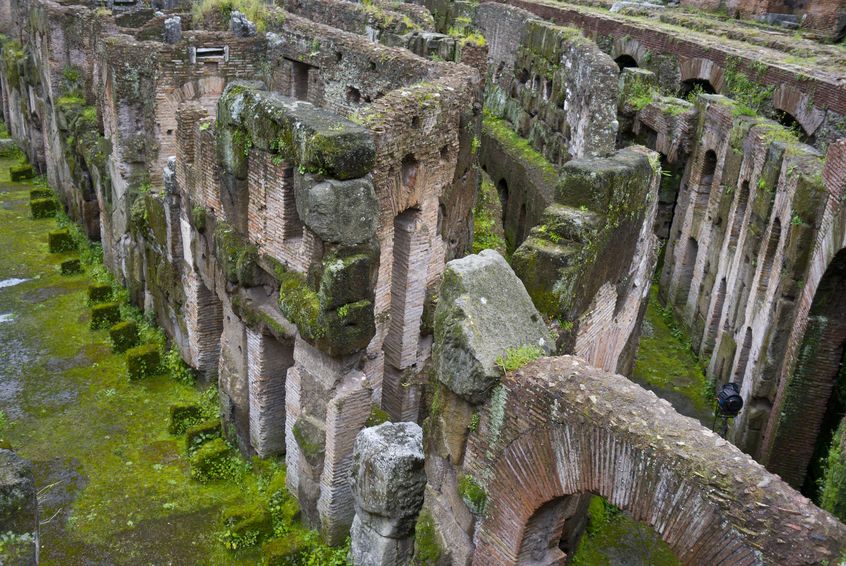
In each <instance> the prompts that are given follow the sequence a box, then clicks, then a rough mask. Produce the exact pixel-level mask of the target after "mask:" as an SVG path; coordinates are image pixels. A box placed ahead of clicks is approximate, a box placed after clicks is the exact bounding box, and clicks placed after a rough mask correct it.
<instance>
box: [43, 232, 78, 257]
mask: <svg viewBox="0 0 846 566" xmlns="http://www.w3.org/2000/svg"><path fill="white" fill-rule="evenodd" d="M47 248H48V249H49V250H50V253H51V254H55V253H60V252H68V251H71V250H73V249H75V248H76V242H74V239H73V237H72V236H71V234H70V231H69V230H68V229H67V228H62V229H59V230H52V231H51V232H50V233H49V234H47Z"/></svg>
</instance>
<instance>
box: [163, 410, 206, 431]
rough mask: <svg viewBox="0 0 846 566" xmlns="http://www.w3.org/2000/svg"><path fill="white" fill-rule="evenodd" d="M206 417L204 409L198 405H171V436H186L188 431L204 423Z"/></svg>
mask: <svg viewBox="0 0 846 566" xmlns="http://www.w3.org/2000/svg"><path fill="white" fill-rule="evenodd" d="M205 416H206V415H205V411H204V410H203V407H201V406H200V405H198V404H196V403H180V404H178V405H171V406H170V422H169V423H168V426H167V431H168V432H169V433H170V434H184V433H185V431H186V430H188V429H189V428H191V427H192V426H194V425H197V424H199V423H200V422H202V421H203V420H204V418H205Z"/></svg>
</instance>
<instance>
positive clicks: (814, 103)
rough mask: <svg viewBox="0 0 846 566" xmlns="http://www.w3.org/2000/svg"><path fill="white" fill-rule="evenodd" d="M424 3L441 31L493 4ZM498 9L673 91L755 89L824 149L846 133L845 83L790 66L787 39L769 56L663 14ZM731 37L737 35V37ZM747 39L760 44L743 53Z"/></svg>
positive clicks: (538, 0)
mask: <svg viewBox="0 0 846 566" xmlns="http://www.w3.org/2000/svg"><path fill="white" fill-rule="evenodd" d="M421 1H422V0H421ZM422 3H423V4H424V5H427V6H428V7H429V8H430V9H431V10H432V12H433V14H435V20H436V27H437V29H439V30H440V29H443V28H442V27H441V25H442V24H441V23H440V22H441V20H445V21H446V23H445V24H444V25H446V26H449V25H451V22H454V21H456V19H457V18H460V17H465V18H466V17H470V18H472V17H474V15H475V14H476V13H477V12H481V11H482V10H483V9H484V10H489V9H491V8H490V7H489V4H490V3H486V4H482V5H481V7H478V8H477V7H475V6H474V5H473V4H472V3H469V2H460V1H459V2H452V1H442V0H426V1H425V2H422ZM497 3H499V4H503V5H507V6H511V7H513V8H520V9H522V10H525V11H527V12H530V13H531V14H532V15H533V16H534V17H535V18H539V19H540V20H543V21H546V22H548V23H550V24H555V25H558V26H571V27H574V28H577V29H580V30H582V32H583V33H584V34H585V36H587V37H588V38H589V39H591V40H593V41H595V42H596V43H597V45H599V47H600V48H601V49H602V50H603V51H605V52H606V53H607V54H609V55H610V56H611V57H612V59H614V60H620V58H621V57H625V58H631V60H632V61H634V63H635V64H636V65H637V66H638V67H640V68H644V69H648V70H650V71H653V72H654V73H655V74H656V75H657V77H658V82H659V84H660V85H661V86H662V88H664V89H665V90H666V91H668V92H672V93H679V94H682V95H684V94H686V93H687V92H689V90H690V88H692V86H693V85H694V84H697V83H707V84H708V85H710V88H713V89H714V91H715V92H717V93H721V94H724V95H726V96H733V95H735V94H741V95H742V94H748V92H746V90H745V89H747V87H748V86H750V83H751V86H752V87H753V88H754V89H756V91H760V92H763V93H764V94H763V95H762V96H763V100H762V104H761V107H760V111H761V112H763V113H764V114H765V115H767V116H769V117H771V118H776V117H777V116H778V113H779V112H784V113H786V114H788V115H790V116H791V117H792V118H794V119H796V120H797V121H798V122H799V123H800V124H801V127H802V129H803V131H804V133H805V135H807V136H808V138H809V139H812V140H813V144H814V145H815V147H817V148H819V149H821V150H825V148H826V146H827V145H828V144H829V143H832V142H834V141H836V140H837V139H839V138H841V137H843V135H844V133H845V132H846V130H844V126H843V124H844V122H843V117H844V116H846V102H844V101H846V96H844V92H846V87H844V86H843V85H842V84H840V83H839V81H838V80H837V78H836V73H831V72H830V70H828V69H823V68H821V67H816V68H813V69H811V68H808V67H806V68H803V69H801V70H799V69H798V68H793V67H791V65H790V64H789V61H790V60H789V58H787V56H786V54H785V53H784V51H786V50H787V49H786V48H785V47H784V45H785V44H786V43H789V42H790V38H789V36H787V38H786V39H785V41H784V42H782V43H781V45H780V46H779V49H769V47H768V44H767V41H769V37H767V38H766V39H763V40H759V39H757V38H755V37H754V36H753V34H750V36H749V37H748V38H747V37H744V36H743V35H742V34H740V35H739V37H738V39H740V40H741V41H739V42H738V43H734V44H730V45H729V44H726V42H723V41H720V39H719V38H715V37H707V36H704V35H696V34H691V33H689V30H688V29H684V27H683V24H684V22H681V23H682V26H681V27H680V26H679V22H677V21H676V20H674V19H672V17H671V16H668V17H667V19H666V22H667V23H668V24H675V25H666V26H664V25H653V22H659V24H663V22H664V18H663V16H662V15H661V14H657V15H655V18H654V19H636V18H626V17H621V16H620V15H618V14H614V13H609V12H606V11H603V10H600V9H597V8H596V7H593V6H584V5H579V4H575V3H562V2H545V1H542V0H499V1H498V2H497ZM824 4H825V3H824ZM712 24H713V22H710V23H709V24H708V25H712ZM727 35H730V36H734V34H732V33H731V32H727ZM743 40H748V41H749V42H754V43H756V44H757V45H755V46H754V48H752V49H744V48H743V47H744V44H743ZM489 41H490V39H489ZM746 45H748V44H746ZM740 75H743V77H741V76H740ZM744 77H745V79H744Z"/></svg>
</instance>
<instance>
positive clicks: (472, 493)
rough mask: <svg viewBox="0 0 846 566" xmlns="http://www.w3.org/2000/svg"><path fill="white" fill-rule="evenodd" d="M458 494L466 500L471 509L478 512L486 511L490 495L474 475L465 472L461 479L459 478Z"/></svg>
mask: <svg viewBox="0 0 846 566" xmlns="http://www.w3.org/2000/svg"><path fill="white" fill-rule="evenodd" d="M458 494H459V495H460V496H461V498H462V499H463V500H464V503H465V504H466V505H467V507H468V508H469V509H470V511H472V512H473V513H477V514H481V513H483V512H484V510H485V504H486V503H487V501H488V496H487V494H486V493H485V490H484V489H483V488H482V486H480V485H479V484H478V483H477V482H476V480H475V479H473V476H471V475H470V474H464V475H463V476H462V477H461V479H459V480H458Z"/></svg>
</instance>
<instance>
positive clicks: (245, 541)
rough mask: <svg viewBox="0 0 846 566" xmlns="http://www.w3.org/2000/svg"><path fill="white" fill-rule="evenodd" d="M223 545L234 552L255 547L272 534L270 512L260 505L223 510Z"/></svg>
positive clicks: (250, 504) (239, 506) (254, 504)
mask: <svg viewBox="0 0 846 566" xmlns="http://www.w3.org/2000/svg"><path fill="white" fill-rule="evenodd" d="M222 519H223V527H224V531H223V534H222V535H221V540H222V541H223V545H224V546H225V547H226V548H228V549H230V550H235V549H238V548H245V547H248V546H255V545H257V544H259V543H261V541H263V540H265V539H266V538H267V537H269V536H270V535H271V534H273V521H272V519H271V517H270V512H269V511H268V510H267V509H266V508H265V507H264V506H263V505H261V504H260V503H249V504H246V505H238V506H237V507H231V508H228V509H225V510H224V511H223V514H222Z"/></svg>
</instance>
